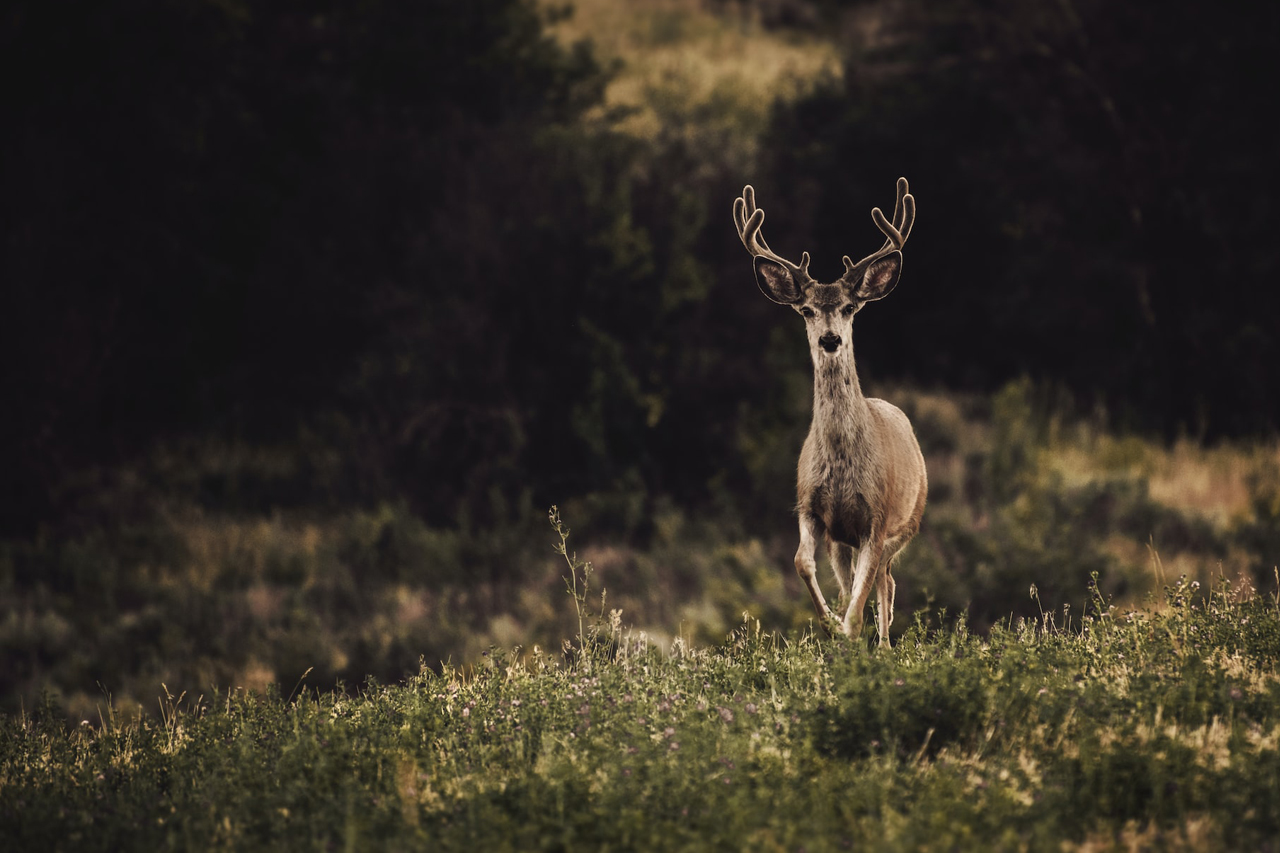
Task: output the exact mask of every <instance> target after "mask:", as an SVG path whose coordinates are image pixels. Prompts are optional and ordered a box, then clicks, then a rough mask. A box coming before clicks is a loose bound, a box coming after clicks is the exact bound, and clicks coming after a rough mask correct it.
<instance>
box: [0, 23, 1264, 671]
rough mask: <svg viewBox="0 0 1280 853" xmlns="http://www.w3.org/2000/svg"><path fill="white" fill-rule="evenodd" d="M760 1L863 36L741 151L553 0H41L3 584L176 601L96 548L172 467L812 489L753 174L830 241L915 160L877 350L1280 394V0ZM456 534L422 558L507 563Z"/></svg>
mask: <svg viewBox="0 0 1280 853" xmlns="http://www.w3.org/2000/svg"><path fill="white" fill-rule="evenodd" d="M709 5H710V6H711V7H713V8H715V9H717V10H720V11H723V12H724V13H725V14H744V10H745V12H751V11H752V7H753V4H731V3H711V4H709ZM757 5H758V7H759V8H755V14H757V15H763V18H762V19H763V21H764V23H765V25H766V26H771V27H776V28H779V29H781V30H785V29H787V28H791V29H799V30H806V29H807V30H808V31H811V32H812V31H822V32H826V33H834V34H836V35H835V37H836V38H837V39H838V40H839V41H840V43H841V45H842V49H843V51H844V63H843V65H844V68H843V75H842V77H841V78H840V79H833V80H831V81H829V82H827V83H825V84H822V85H820V86H818V87H817V89H816V90H815V91H812V92H811V93H809V94H807V95H806V96H805V97H803V98H801V99H799V100H796V101H790V102H781V101H780V102H779V103H778V104H777V105H776V106H775V107H774V108H773V109H772V110H771V111H770V115H771V118H770V120H769V122H768V124H767V126H765V127H762V128H760V132H761V140H762V142H761V149H760V156H759V162H758V168H757V171H756V172H754V173H752V174H740V173H737V172H736V171H734V170H733V169H732V168H731V167H729V166H728V165H727V163H725V164H718V163H715V162H710V163H708V162H707V161H706V159H705V158H704V157H701V156H699V155H698V154H697V152H694V151H691V150H689V149H688V148H687V147H686V146H685V145H683V144H682V142H681V139H680V138H679V137H671V138H659V139H657V140H656V141H655V140H641V139H637V138H636V137H634V136H630V135H628V134H626V133H623V132H621V131H620V130H619V129H618V126H617V124H616V119H617V118H618V116H617V115H615V114H614V112H611V111H610V110H609V109H606V108H604V107H603V106H602V105H603V104H604V101H603V93H604V91H605V87H606V85H607V82H608V80H609V79H610V76H611V74H613V73H616V69H614V68H613V67H612V66H611V65H610V64H609V63H608V62H605V61H603V60H600V59H598V58H597V57H596V55H595V53H594V52H593V49H592V46H591V45H590V44H589V43H582V44H579V45H576V46H572V47H567V46H564V45H563V44H561V43H560V42H558V41H556V40H555V39H553V38H552V37H551V36H550V35H549V33H548V31H547V22H548V19H549V16H553V13H552V12H549V11H548V10H547V9H546V8H544V7H541V6H535V5H533V4H531V3H529V2H524V0H470V1H469V2H466V3H457V2H451V0H423V2H416V3H393V2H378V1H377V0H361V2H355V1H354V0H331V2H315V0H308V2H275V3H263V2H252V1H251V0H242V2H212V0H117V2H110V3H98V4H78V5H77V7H76V8H75V9H71V8H69V7H66V6H65V5H60V4H50V3H43V2H28V0H16V2H11V3H8V4H6V6H5V9H4V10H3V11H2V12H0V81H2V82H0V86H2V87H3V92H4V96H3V103H4V113H5V117H4V121H3V122H0V205H2V206H3V208H2V210H3V212H2V213H0V216H2V220H0V221H2V225H0V227H2V229H3V231H2V233H0V237H2V239H3V244H2V247H3V248H2V250H0V282H2V285H0V287H2V301H0V375H2V377H3V378H2V380H0V382H2V383H3V384H2V385H0V410H2V413H0V484H2V488H0V536H2V537H3V538H4V541H5V542H6V543H7V544H6V546H5V547H6V550H5V552H4V553H5V555H6V556H5V557H4V560H3V565H4V572H5V578H4V581H3V583H4V588H5V590H6V591H7V592H6V595H8V596H9V597H10V599H11V600H13V601H16V600H18V597H20V596H19V593H20V592H22V591H24V590H31V589H36V588H41V589H46V590H47V591H48V595H49V596H52V597H53V598H58V597H59V596H61V597H62V598H61V599H59V600H65V601H78V602H82V603H83V602H85V601H89V600H93V599H94V597H95V596H105V599H102V600H110V601H113V602H115V603H114V604H113V605H112V606H115V607H118V608H120V609H123V610H128V609H129V608H130V607H135V606H140V605H138V604H137V603H136V602H135V603H134V604H131V603H130V601H132V599H131V598H130V596H133V597H134V598H137V599H138V600H139V601H140V600H141V599H142V598H145V595H144V593H143V592H141V591H140V590H142V589H143V588H144V587H145V584H144V583H143V582H142V581H138V582H137V583H136V584H135V586H134V587H129V586H128V584H125V585H123V586H119V585H111V584H107V585H106V586H103V584H104V583H106V582H105V581H102V580H100V579H99V580H94V579H93V578H92V577H90V576H92V575H94V572H95V569H94V568H92V566H93V565H94V563H93V560H106V561H107V562H108V563H110V565H113V566H117V567H125V566H128V565H133V564H134V563H139V562H141V563H147V562H148V561H151V562H152V563H155V562H160V563H164V562H165V560H170V561H172V560H174V559H179V558H177V557H166V558H164V559H160V558H154V559H153V558H152V557H148V556H145V555H148V554H153V552H154V551H155V549H157V548H161V550H163V548H168V547H174V548H176V547H177V546H173V545H172V543H170V544H168V545H165V544H163V543H162V544H161V545H157V544H156V540H155V536H154V535H152V534H151V533H146V532H145V531H147V530H150V529H151V528H149V527H148V526H147V525H148V524H149V523H150V521H149V520H150V519H154V518H155V517H156V515H157V513H163V512H164V511H165V510H166V508H170V507H172V506H174V505H175V503H180V504H182V505H184V506H195V507H198V508H200V509H201V510H202V511H204V512H208V513H221V514H225V515H226V516H228V517H237V516H246V515H252V514H271V513H276V514H280V513H286V514H287V513H302V514H306V515H307V516H308V517H320V516H322V515H324V514H325V513H329V514H334V513H340V512H346V511H348V510H351V508H357V509H360V508H364V509H368V510H369V511H373V509H374V508H377V507H380V506H392V507H395V512H396V513H399V514H400V515H399V516H397V517H400V518H402V519H403V518H410V519H413V524H416V525H419V526H420V527H421V529H426V530H431V531H446V532H448V531H453V532H454V533H456V534H457V535H458V536H463V537H464V539H465V537H471V538H469V539H465V542H472V543H474V542H478V541H482V540H484V539H486V538H487V537H488V534H487V533H486V531H495V530H504V529H520V530H523V528H521V527H520V525H521V524H523V521H522V519H525V518H526V517H528V516H529V514H530V513H531V512H533V513H535V514H536V513H537V512H544V511H545V508H546V507H547V506H548V505H550V504H552V503H562V504H563V503H565V502H567V501H578V505H579V506H580V507H582V508H583V509H582V512H583V514H584V517H589V518H590V523H591V525H592V529H593V530H594V531H595V532H596V533H598V534H602V535H605V534H607V535H614V536H619V537H623V538H629V541H637V542H643V541H645V539H646V537H648V536H651V535H653V525H654V523H655V519H656V518H659V517H661V516H662V512H664V511H667V510H670V509H671V508H674V509H675V510H677V511H680V512H686V513H691V514H697V513H707V514H710V513H714V514H716V516H717V517H718V518H722V519H724V518H730V519H733V520H734V523H735V524H739V525H741V528H740V529H750V528H751V527H752V526H753V525H758V524H764V523H767V524H770V525H775V526H777V527H779V528H784V527H785V526H786V525H787V524H789V522H788V521H787V517H786V514H787V512H788V508H789V504H790V500H791V495H790V493H789V489H790V486H789V484H788V483H787V478H788V477H789V476H790V475H789V473H788V471H789V470H790V466H791V465H792V461H791V458H790V457H788V456H787V454H788V453H792V454H793V453H794V448H792V449H790V450H779V451H777V454H775V455H778V454H780V456H779V459H780V461H778V462H777V463H776V464H774V463H772V462H770V463H762V462H761V461H760V458H761V455H762V453H764V451H763V450H761V445H760V442H759V441H756V440H752V439H751V438H750V437H751V436H772V437H773V438H770V439H769V441H770V442H773V443H770V444H768V446H767V448H766V449H767V450H770V452H773V450H772V448H786V447H789V445H788V443H787V442H791V441H794V440H795V437H796V436H797V435H802V434H803V430H804V428H805V425H806V423H807V412H806V410H805V403H804V397H803V395H804V394H805V393H807V382H808V378H807V377H808V362H807V354H806V352H805V351H804V345H803V340H802V337H801V336H800V335H799V334H798V333H797V334H787V333H788V332H795V331H796V330H795V329H793V328H792V326H793V325H794V324H789V323H788V322H787V317H781V316H779V311H778V310H777V309H776V306H773V305H771V304H770V303H768V302H767V301H766V300H764V299H761V298H759V295H758V293H757V292H756V289H755V287H754V285H753V284H752V281H751V272H750V265H749V263H748V260H747V257H746V255H745V253H744V252H743V251H742V248H741V246H740V244H739V243H738V241H737V236H736V234H735V233H734V231H733V228H732V225H731V220H730V215H729V213H730V206H731V202H732V199H733V198H734V197H735V196H736V195H737V194H738V193H739V192H740V190H741V188H742V185H743V184H744V183H748V182H749V183H752V184H754V185H755V187H756V189H757V191H758V194H759V197H760V199H761V203H762V206H763V207H765V209H766V210H767V211H769V213H770V218H769V222H768V225H767V229H768V239H769V241H770V243H771V244H772V245H773V246H774V247H775V248H777V249H779V251H781V252H782V253H784V254H789V255H799V253H800V250H802V249H805V250H808V251H810V252H811V253H812V254H813V257H814V271H815V273H816V275H817V276H818V277H819V278H824V277H831V278H834V277H835V276H836V275H837V274H838V273H839V272H840V266H839V258H840V256H841V255H842V254H845V253H848V254H851V255H853V256H855V257H859V256H861V255H863V254H866V253H867V252H869V251H871V249H873V248H875V245H878V243H879V234H878V233H877V232H876V231H875V230H874V228H873V226H872V224H871V221H870V217H869V210H870V208H871V207H872V206H875V205H879V206H882V207H883V206H886V205H889V204H891V203H892V192H893V185H894V180H895V179H896V178H897V177H898V176H899V175H906V176H907V177H908V178H909V179H910V180H911V185H912V189H913V191H914V192H915V194H916V196H917V199H918V205H919V219H918V222H917V226H916V229H915V232H914V234H913V236H912V239H911V243H910V245H909V246H908V248H907V251H906V264H905V267H906V270H905V275H904V280H903V284H904V286H902V287H900V288H898V290H897V291H895V293H894V295H893V298H892V299H891V300H887V301H886V302H885V303H883V304H879V305H877V306H876V307H875V311H874V317H872V316H871V315H872V313H873V312H867V313H866V314H865V315H862V317H865V318H866V319H865V321H864V320H863V319H862V318H861V317H860V320H859V326H858V348H859V349H858V352H859V363H860V367H861V370H862V372H863V374H864V376H866V375H870V376H873V377H874V378H875V379H876V380H877V381H880V382H897V383H906V384H909V385H913V386H917V387H925V388H935V389H948V390H950V391H956V392H964V393H971V394H979V395H983V394H990V393H992V392H994V391H996V390H997V389H999V388H1001V387H1002V386H1004V385H1005V383H1007V382H1009V381H1010V380H1013V379H1017V378H1019V377H1029V379H1030V381H1031V383H1032V385H1033V386H1034V387H1036V388H1044V389H1050V392H1047V393H1051V394H1052V395H1053V397H1054V399H1055V400H1056V401H1059V402H1060V403H1061V405H1064V406H1066V407H1067V408H1069V409H1071V410H1073V411H1077V412H1081V413H1086V414H1087V413H1092V412H1097V411H1104V412H1105V413H1106V416H1107V418H1108V421H1109V423H1111V424H1113V425H1116V426H1118V427H1121V428H1124V429H1128V430H1134V431H1138V432H1141V433H1144V434H1147V435H1156V436H1164V437H1166V438H1173V437H1176V436H1179V435H1189V436H1191V437H1193V438H1196V439H1199V440H1204V441H1211V440H1217V439H1221V438H1237V439H1239V438H1257V437H1262V436H1268V435H1271V434H1273V433H1274V431H1275V429H1276V426H1277V423H1278V422H1280V394H1278V393H1277V391H1280V328H1278V324H1277V317H1280V289H1278V288H1277V285H1276V283H1277V278H1278V275H1277V274H1278V272H1280V270H1278V266H1280V251H1278V250H1277V245H1280V243H1278V242H1277V239H1276V235H1277V234H1280V210H1278V209H1277V200H1278V199H1280V193H1278V192H1277V190H1278V189H1280V187H1278V186H1277V151H1280V137H1278V134H1280V131H1278V130H1277V124H1276V123H1275V122H1274V121H1272V120H1271V118H1270V116H1269V113H1270V111H1271V107H1272V104H1273V102H1274V91H1273V89H1274V82H1275V79H1276V60H1275V45H1276V43H1277V41H1276V40H1277V36H1280V26H1278V23H1280V21H1278V18H1280V7H1276V6H1274V5H1271V4H1257V3H1243V2H1232V0H1228V2H1220V3H1215V4H1212V5H1210V4H1207V3H1173V4H1122V3H1109V2H1103V0H1070V2H1060V3H1058V2H1054V3H1050V2H1033V3H1026V2H1012V0H1009V2H977V0H932V1H931V2H923V0H918V2H917V0H902V2H894V3H878V2H872V0H868V2H846V3H841V2H834V0H828V2H811V3H804V2H793V3H767V4H757ZM877 10H878V11H877ZM872 13H875V14H876V15H878V17H877V18H876V20H878V21H879V22H880V23H879V26H880V27H881V31H880V35H879V37H878V38H877V39H874V40H872V41H868V40H867V39H866V38H863V37H861V36H860V35H859V34H860V33H862V32H863V30H861V29H859V27H860V25H861V24H860V22H863V23H864V22H865V21H866V20H867V16H868V15H871V14H872ZM757 19H759V18H757ZM787 316H788V317H789V315H787ZM797 401H798V402H797ZM588 512H589V516H588ZM570 520H571V521H572V520H573V519H570ZM405 523H408V522H405ZM413 529H415V530H417V529H419V527H414V528H413ZM139 531H144V532H141V533H140V532H139ZM433 535H434V534H433ZM441 535H444V534H441ZM494 535H497V534H494ZM464 539H456V538H455V539H450V540H448V541H449V542H453V543H455V544H454V545H450V546H449V548H445V549H444V550H443V551H439V552H437V551H431V553H432V554H436V556H437V557H439V559H438V560H436V562H435V563H433V564H432V567H430V568H429V570H424V571H427V573H428V575H429V576H430V577H433V578H437V579H439V578H444V579H446V580H447V579H448V578H450V577H452V576H454V575H458V574H460V573H467V572H476V571H482V572H484V573H487V574H488V575H490V576H492V579H501V576H502V572H503V571H504V569H503V563H502V560H501V559H499V557H498V556H495V555H498V554H501V553H506V552H502V551H501V549H500V548H499V546H496V545H495V546H493V548H495V549H497V550H491V551H484V550H483V547H488V546H483V547H482V546H480V545H474V548H478V549H480V550H474V549H473V550H472V551H470V552H468V551H467V550H466V548H467V547H472V546H469V545H468V546H465V547H464V546H463V545H457V544H456V543H457V542H463V541H464ZM86 541H93V542H96V543H97V544H96V545H94V546H93V549H90V551H91V553H92V554H93V555H96V556H93V557H92V559H90V558H88V557H83V553H84V552H83V549H82V550H81V551H78V552H76V553H78V554H81V557H75V556H74V555H72V556H68V550H67V549H68V548H71V547H72V544H73V543H84V542H86ZM432 541H435V540H432ZM384 545H385V543H384ZM455 546H456V547H455ZM77 547H78V546H77ZM386 547H391V546H386ZM433 547H434V546H433ZM443 547H444V546H441V548H443ZM502 547H509V543H508V545H504V546H502ZM538 547H541V542H540V541H539V545H538ZM94 549H96V550H94ZM449 549H453V550H449ZM179 550H180V549H179ZM384 550H385V549H384ZM166 553H167V552H166ZM414 553H418V552H414ZM139 554H141V555H144V556H137V555H139ZM440 554H447V555H452V556H449V557H447V558H446V557H440V556H439V555H440ZM468 554H469V555H470V556H467V555H468ZM459 555H462V556H459ZM82 558H83V560H82ZM388 559H391V558H388ZM77 560H82V562H77ZM86 560H87V561H88V562H87V563H85V562H83V561H86ZM375 562H376V561H375ZM86 565H87V566H89V567H88V568H86V567H85V566H86ZM98 565H101V564H98ZM378 565H382V564H378ZM478 567H479V568H478ZM119 570H120V571H121V572H124V571H126V570H125V568H120V569H119ZM396 571H400V569H397V570H396ZM431 573H435V574H431ZM126 587H128V588H129V589H133V590H134V591H133V592H131V593H128V594H126V593H125V592H123V591H122V590H125V589H126ZM1024 589H1025V587H1024ZM86 596H87V597H86ZM121 596H123V597H122V598H121ZM24 600H25V599H24ZM15 606H16V605H15ZM211 618H213V617H211ZM15 642H16V641H15ZM157 642H158V641H157ZM13 654H14V655H15V656H16V657H15V659H18V658H21V659H22V660H25V661H27V663H25V664H23V666H26V667H28V669H29V671H28V675H31V673H35V672H38V671H39V670H40V667H41V666H46V665H48V661H49V660H52V659H54V658H56V653H55V652H54V651H46V652H41V653H40V654H33V655H30V656H27V655H26V652H25V651H22V652H16V651H15V652H13ZM41 661H43V663H41ZM356 665H357V664H355V663H353V664H351V667H352V669H353V671H354V668H355V667H356ZM369 666H370V667H371V668H372V667H373V664H369ZM300 669H301V666H299V670H300ZM24 671H25V670H24ZM31 677H33V678H34V677H35V676H34V675H31ZM23 683H24V684H25V683H27V682H23ZM10 687H11V688H12V689H16V688H13V687H12V684H11V685H10Z"/></svg>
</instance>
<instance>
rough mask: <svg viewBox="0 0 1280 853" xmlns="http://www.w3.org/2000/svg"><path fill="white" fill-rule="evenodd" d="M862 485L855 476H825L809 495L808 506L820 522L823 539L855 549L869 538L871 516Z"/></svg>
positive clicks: (872, 522)
mask: <svg viewBox="0 0 1280 853" xmlns="http://www.w3.org/2000/svg"><path fill="white" fill-rule="evenodd" d="M862 485H863V484H861V483H859V482H858V481H857V478H856V477H852V476H850V477H841V476H838V475H837V476H829V477H828V478H827V479H825V480H824V481H823V482H821V483H820V484H818V485H817V486H816V487H815V488H814V489H813V491H812V493H811V494H810V496H809V506H810V508H811V511H812V513H813V514H814V515H816V516H817V517H818V518H819V519H821V521H822V524H823V526H824V527H825V528H826V529H827V536H828V537H829V538H831V539H833V540H835V541H836V542H842V543H844V544H846V545H851V546H853V547H854V548H859V547H861V546H862V543H863V542H865V541H866V540H867V539H869V538H870V536H871V528H872V525H873V524H874V520H875V519H874V513H873V512H872V509H871V503H870V501H869V500H867V495H866V492H865V490H864V489H863V488H861V486H862Z"/></svg>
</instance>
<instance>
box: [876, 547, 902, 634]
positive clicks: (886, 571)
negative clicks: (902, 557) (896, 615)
mask: <svg viewBox="0 0 1280 853" xmlns="http://www.w3.org/2000/svg"><path fill="white" fill-rule="evenodd" d="M909 540H910V537H905V538H903V537H899V538H897V539H891V540H890V541H889V542H888V543H887V544H886V545H885V549H884V557H883V560H882V564H881V568H880V573H879V575H878V576H877V578H876V605H877V607H878V608H879V611H880V612H879V614H878V616H879V625H880V645H882V646H887V645H889V626H890V625H892V624H893V602H894V598H895V597H896V596H897V591H898V589H897V588H898V585H897V584H896V583H894V581H893V561H894V560H896V559H897V557H898V555H899V554H901V553H902V549H903V548H905V547H907V542H908V541H909Z"/></svg>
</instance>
